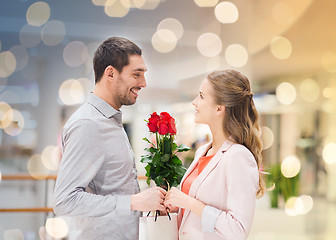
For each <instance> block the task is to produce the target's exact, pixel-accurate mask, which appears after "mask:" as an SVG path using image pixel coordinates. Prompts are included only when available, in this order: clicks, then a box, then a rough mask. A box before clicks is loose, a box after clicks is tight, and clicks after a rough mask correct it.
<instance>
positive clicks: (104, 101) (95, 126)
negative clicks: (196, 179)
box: [54, 37, 166, 240]
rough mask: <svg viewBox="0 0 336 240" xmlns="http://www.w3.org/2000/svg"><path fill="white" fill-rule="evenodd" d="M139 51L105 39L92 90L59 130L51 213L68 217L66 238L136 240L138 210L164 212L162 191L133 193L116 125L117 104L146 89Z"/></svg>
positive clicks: (127, 148)
mask: <svg viewBox="0 0 336 240" xmlns="http://www.w3.org/2000/svg"><path fill="white" fill-rule="evenodd" d="M141 53H142V52H141V49H140V48H139V47H138V46H137V45H135V44H134V43H133V42H131V41H129V40H127V39H124V38H117V37H114V38H109V39H107V40H106V41H105V42H103V43H102V44H101V45H100V46H99V47H98V49H97V50H96V52H95V55H94V59H93V65H94V71H95V83H96V84H95V88H94V91H93V92H92V93H90V95H89V97H88V101H87V103H86V104H84V105H83V106H81V107H80V108H79V109H78V110H77V111H76V112H75V113H74V114H73V115H72V116H71V117H70V119H69V120H68V122H67V123H66V124H65V126H64V129H63V136H62V151H63V156H62V160H61V165H60V168H59V170H58V176H57V180H56V186H55V191H54V211H55V213H56V214H57V215H63V216H70V217H73V219H74V220H75V227H74V228H72V229H71V231H70V233H69V237H70V239H71V240H72V239H80V240H86V239H87V240H93V239H95V240H96V239H114V240H118V239H120V240H126V239H131V240H135V239H138V233H139V216H140V213H139V211H155V210H160V211H164V210H165V207H164V206H163V201H164V196H165V194H166V192H165V190H163V189H161V188H158V187H153V188H149V189H146V190H145V191H143V192H139V185H138V181H137V172H136V168H135V162H134V156H133V151H132V149H131V145H130V143H129V141H128V138H127V135H126V132H125V130H124V128H123V125H122V120H121V112H120V111H119V109H120V107H121V106H122V105H132V104H134V103H135V102H136V99H137V97H138V92H139V90H140V89H141V88H143V87H146V80H145V76H144V73H145V72H146V70H147V69H146V66H145V63H144V60H143V58H142V57H141Z"/></svg>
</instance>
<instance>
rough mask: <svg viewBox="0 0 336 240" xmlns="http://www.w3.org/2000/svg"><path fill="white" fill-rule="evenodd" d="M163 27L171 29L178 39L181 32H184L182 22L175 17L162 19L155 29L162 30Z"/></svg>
mask: <svg viewBox="0 0 336 240" xmlns="http://www.w3.org/2000/svg"><path fill="white" fill-rule="evenodd" d="M163 29H167V30H170V31H172V32H173V33H174V34H175V36H176V38H177V40H179V39H180V38H181V37H182V35H183V32H184V29H183V26H182V24H181V23H180V22H179V21H178V20H177V19H175V18H166V19H163V20H162V21H161V22H160V23H159V25H158V27H157V31H159V30H163Z"/></svg>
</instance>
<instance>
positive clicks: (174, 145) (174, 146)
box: [172, 142, 177, 152]
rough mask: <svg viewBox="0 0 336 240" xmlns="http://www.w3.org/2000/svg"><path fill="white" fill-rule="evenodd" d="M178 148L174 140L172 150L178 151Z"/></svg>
mask: <svg viewBox="0 0 336 240" xmlns="http://www.w3.org/2000/svg"><path fill="white" fill-rule="evenodd" d="M176 150H177V144H176V143H175V142H173V144H172V151H173V152H174V151H176Z"/></svg>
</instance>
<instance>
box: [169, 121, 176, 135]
mask: <svg viewBox="0 0 336 240" xmlns="http://www.w3.org/2000/svg"><path fill="white" fill-rule="evenodd" d="M169 133H170V134H172V135H175V134H176V126H175V119H174V118H171V119H170V122H169Z"/></svg>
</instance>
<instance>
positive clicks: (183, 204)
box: [165, 70, 265, 240]
mask: <svg viewBox="0 0 336 240" xmlns="http://www.w3.org/2000/svg"><path fill="white" fill-rule="evenodd" d="M252 96H253V94H252V92H251V87H250V83H249V80H248V79H247V78H246V77H245V76H243V75H242V74H241V73H239V72H237V71H234V70H226V71H217V72H213V73H211V74H209V75H208V76H207V78H206V79H204V80H203V82H202V84H201V88H200V93H199V95H198V96H197V97H196V99H195V100H194V101H193V105H194V106H195V109H196V113H195V122H196V123H204V124H207V125H208V126H209V127H210V130H211V134H212V142H210V143H209V144H206V145H203V146H202V147H200V148H199V149H198V150H197V151H196V153H195V159H194V161H193V162H192V164H191V165H190V167H189V169H188V170H187V172H186V174H185V175H184V177H183V179H182V182H181V191H180V190H178V189H177V188H172V189H171V190H170V191H169V192H168V194H167V195H166V197H165V205H166V207H168V208H169V209H170V210H172V209H176V208H179V239H180V240H189V239H190V240H191V239H192V240H195V239H197V240H199V239H207V240H208V239H227V240H228V239H230V240H240V239H246V238H247V236H248V233H249V231H250V228H251V225H252V221H253V216H254V209H255V202H256V197H261V196H262V195H263V194H264V190H265V187H264V182H263V180H262V178H261V177H260V174H259V171H258V169H259V168H260V167H261V162H262V158H261V151H262V142H261V139H260V137H259V125H258V112H257V111H256V108H255V106H254V102H253V99H252Z"/></svg>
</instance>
